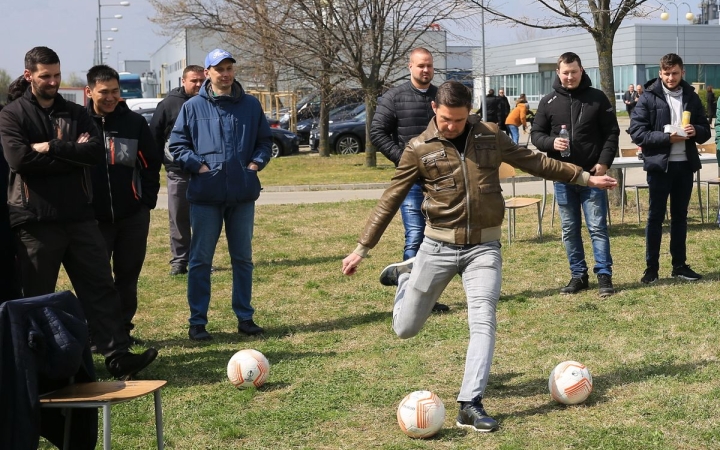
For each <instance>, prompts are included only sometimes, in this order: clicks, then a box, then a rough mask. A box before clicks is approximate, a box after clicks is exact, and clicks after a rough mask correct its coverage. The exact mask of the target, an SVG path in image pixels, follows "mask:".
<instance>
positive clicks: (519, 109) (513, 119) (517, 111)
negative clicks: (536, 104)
mask: <svg viewBox="0 0 720 450" xmlns="http://www.w3.org/2000/svg"><path fill="white" fill-rule="evenodd" d="M528 111H529V108H528V102H527V98H526V97H525V94H520V97H519V98H518V99H517V100H515V108H513V110H512V111H510V114H509V115H508V116H507V119H505V125H506V126H507V129H508V132H509V133H510V137H512V140H513V142H515V143H516V144H518V143H519V142H520V127H521V126H522V129H523V133H525V132H526V131H527V115H528Z"/></svg>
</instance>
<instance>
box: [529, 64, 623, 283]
mask: <svg viewBox="0 0 720 450" xmlns="http://www.w3.org/2000/svg"><path fill="white" fill-rule="evenodd" d="M556 74H557V77H556V78H555V81H554V83H553V91H554V92H552V93H550V94H548V95H546V96H545V97H543V99H542V100H541V101H540V104H539V105H538V110H537V113H536V114H535V120H534V121H533V126H532V130H531V135H530V136H531V139H532V143H533V144H534V145H535V147H537V149H538V150H540V151H542V152H546V153H547V155H548V156H549V157H550V158H554V159H558V160H560V161H566V162H571V163H573V164H576V165H578V166H580V167H582V168H583V169H584V170H586V171H588V172H590V173H592V174H593V175H598V176H599V175H605V173H606V172H607V170H608V168H609V167H610V165H611V164H612V161H613V159H614V158H615V154H616V152H617V149H618V140H619V137H620V127H619V126H618V122H617V117H616V116H615V109H614V108H613V107H612V105H611V104H610V101H609V100H608V98H607V96H606V95H605V94H604V93H603V92H602V91H600V90H598V89H595V88H593V87H592V82H591V81H590V77H588V75H587V74H586V73H585V71H584V70H583V67H582V63H581V61H580V57H579V56H578V55H576V54H575V53H572V52H567V53H563V54H562V55H560V58H559V59H558V63H557V70H556ZM563 128H565V130H566V131H567V135H568V136H567V137H566V138H563V137H560V132H561V130H562V129H563ZM554 185H555V200H556V201H557V203H558V209H559V211H560V221H561V224H562V239H563V244H564V245H565V252H566V253H567V258H568V261H569V263H570V273H571V279H570V282H569V283H568V284H567V286H565V287H563V288H562V289H560V293H561V294H575V293H577V292H579V291H582V290H585V289H588V265H587V263H586V261H585V250H584V248H583V242H582V233H581V231H582V230H581V226H582V218H581V216H580V213H581V211H582V212H583V213H584V215H585V222H586V223H587V227H588V232H589V233H590V240H591V243H592V249H593V256H594V258H595V267H594V268H593V272H594V273H595V274H596V275H597V277H598V288H599V294H600V296H601V297H608V296H610V295H612V294H614V293H615V289H614V288H613V284H612V257H611V256H610V238H609V235H608V227H607V213H608V209H607V203H608V202H607V192H605V191H604V190H602V189H598V188H594V187H589V186H578V185H571V184H569V183H561V182H555V183H554Z"/></svg>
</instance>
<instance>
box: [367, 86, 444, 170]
mask: <svg viewBox="0 0 720 450" xmlns="http://www.w3.org/2000/svg"><path fill="white" fill-rule="evenodd" d="M435 95H437V87H436V86H434V85H432V84H431V85H430V87H429V88H428V89H427V91H425V92H422V91H420V90H419V89H418V88H416V87H415V86H413V84H412V82H411V81H408V82H407V83H403V84H401V85H400V86H397V87H395V88H393V89H390V90H389V91H387V92H386V93H385V94H384V95H383V96H382V97H380V101H379V102H378V106H377V110H376V111H375V115H374V116H373V120H372V124H371V125H370V141H371V142H372V144H373V145H374V146H375V147H377V149H378V150H380V153H382V154H383V155H385V157H386V158H387V159H389V160H390V161H392V162H393V164H395V166H396V167H397V165H398V163H399V162H400V157H401V156H402V152H403V149H404V148H405V146H406V145H407V143H408V142H410V139H412V138H414V137H415V136H417V135H418V134H420V133H422V132H423V131H425V128H427V124H428V122H429V121H430V119H432V118H433V117H435V112H434V111H433V109H432V104H431V103H432V102H433V101H434V100H435Z"/></svg>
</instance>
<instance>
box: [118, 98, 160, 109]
mask: <svg viewBox="0 0 720 450" xmlns="http://www.w3.org/2000/svg"><path fill="white" fill-rule="evenodd" d="M161 101H163V99H162V98H129V99H127V100H125V103H126V104H127V106H128V108H130V109H131V110H133V111H137V110H138V109H148V108H156V107H157V105H158V103H160V102H161Z"/></svg>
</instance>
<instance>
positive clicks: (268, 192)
mask: <svg viewBox="0 0 720 450" xmlns="http://www.w3.org/2000/svg"><path fill="white" fill-rule="evenodd" d="M618 123H619V125H620V147H621V148H627V147H634V146H635V145H634V144H633V143H632V141H631V140H630V136H629V135H628V134H627V133H626V132H625V130H626V129H627V128H628V126H630V119H629V118H627V117H620V118H618ZM712 134H713V138H712V139H711V140H710V141H708V142H713V141H714V136H715V132H714V131H713V133H712ZM526 138H527V135H521V137H520V139H521V141H522V142H524V141H525V139H526ZM530 148H534V147H533V146H532V145H531V146H530ZM271 164H272V163H271ZM717 176H718V167H717V164H715V163H708V164H704V165H703V168H702V170H701V172H700V179H701V180H707V179H710V178H716V177H717ZM523 178H524V179H525V180H527V181H525V180H522V179H523ZM520 180H522V181H518V182H516V183H515V193H516V195H541V194H542V193H543V191H544V190H545V188H546V187H547V192H548V193H552V183H550V182H548V183H547V184H546V183H545V182H544V181H542V180H539V179H537V178H534V177H520ZM625 182H626V184H634V183H644V182H645V172H644V171H643V170H642V167H634V168H629V169H627V180H626V181H625ZM387 186H388V183H357V184H347V185H303V186H266V187H265V188H264V189H263V191H262V193H261V194H260V198H259V199H258V201H257V204H258V205H279V204H299V203H328V202H344V201H350V200H366V199H370V200H375V199H378V198H380V195H382V193H383V190H384V189H385V188H386V187H387ZM502 188H503V191H504V192H505V194H506V195H510V194H511V193H512V186H511V184H510V183H502ZM157 208H158V209H167V191H166V190H165V188H161V190H160V194H159V195H158V204H157Z"/></svg>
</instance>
